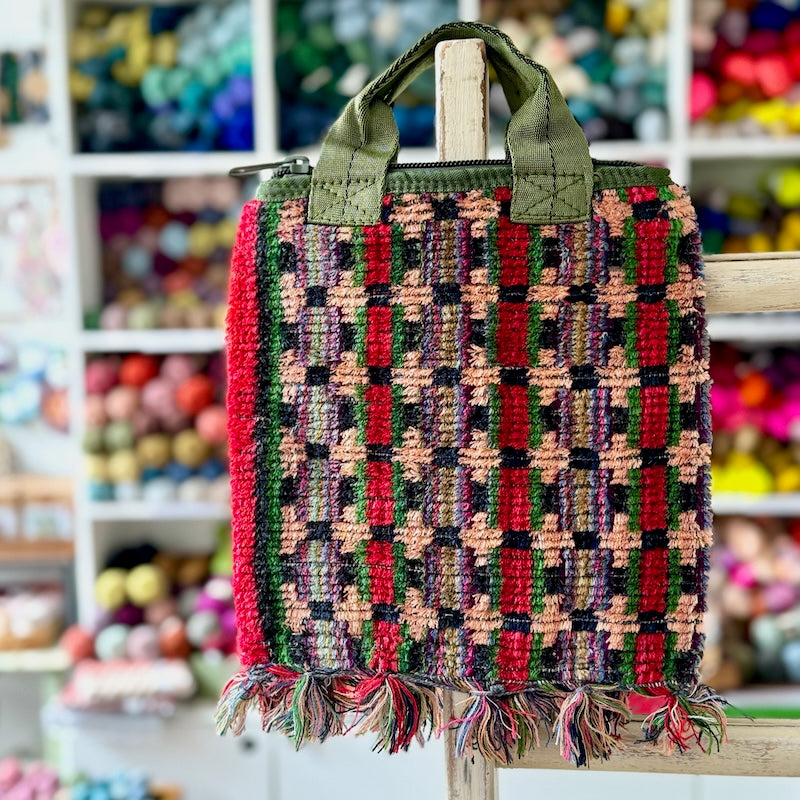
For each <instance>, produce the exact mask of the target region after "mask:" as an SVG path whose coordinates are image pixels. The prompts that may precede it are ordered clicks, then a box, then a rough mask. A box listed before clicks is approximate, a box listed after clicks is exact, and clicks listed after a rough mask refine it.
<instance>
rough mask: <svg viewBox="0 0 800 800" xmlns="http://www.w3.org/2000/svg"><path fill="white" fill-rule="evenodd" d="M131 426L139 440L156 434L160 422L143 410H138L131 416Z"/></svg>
mask: <svg viewBox="0 0 800 800" xmlns="http://www.w3.org/2000/svg"><path fill="white" fill-rule="evenodd" d="M131 426H132V427H133V433H134V435H135V436H136V438H137V439H139V438H141V437H142V436H147V434H148V433H155V432H156V431H157V430H158V420H157V419H156V418H155V417H154V416H153V415H152V414H150V413H149V412H147V411H145V410H144V409H143V408H137V409H136V411H134V412H133V416H131Z"/></svg>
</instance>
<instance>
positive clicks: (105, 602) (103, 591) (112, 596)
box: [94, 569, 128, 611]
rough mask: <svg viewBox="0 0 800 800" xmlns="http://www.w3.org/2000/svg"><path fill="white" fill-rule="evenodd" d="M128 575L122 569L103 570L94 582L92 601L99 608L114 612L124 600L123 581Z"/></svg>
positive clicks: (125, 595) (125, 596) (125, 597)
mask: <svg viewBox="0 0 800 800" xmlns="http://www.w3.org/2000/svg"><path fill="white" fill-rule="evenodd" d="M127 577H128V573H127V572H125V570H124V569H106V570H103V571H102V572H101V573H100V574H99V575H98V576H97V578H96V579H95V582H94V599H95V601H96V602H97V605H98V606H100V608H103V609H106V610H107V611H115V610H116V609H118V608H119V607H120V606H121V605H122V604H123V603H124V602H125V601H126V600H127V597H128V596H127V594H126V590H125V581H126V578H127Z"/></svg>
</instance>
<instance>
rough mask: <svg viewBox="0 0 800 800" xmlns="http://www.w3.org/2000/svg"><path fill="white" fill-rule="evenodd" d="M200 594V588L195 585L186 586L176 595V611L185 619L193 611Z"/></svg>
mask: <svg viewBox="0 0 800 800" xmlns="http://www.w3.org/2000/svg"><path fill="white" fill-rule="evenodd" d="M199 596H200V589H199V587H197V586H187V587H186V588H184V589H182V590H181V592H180V594H179V595H178V613H179V614H180V615H181V617H183V618H184V619H187V618H188V617H189V616H191V615H192V614H193V613H194V604H195V603H196V602H197V598H198V597H199Z"/></svg>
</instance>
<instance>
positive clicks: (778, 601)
mask: <svg viewBox="0 0 800 800" xmlns="http://www.w3.org/2000/svg"><path fill="white" fill-rule="evenodd" d="M763 597H764V605H766V607H767V609H768V610H769V611H771V612H773V613H775V614H780V613H781V612H782V611H788V610H789V609H790V608H793V607H794V604H795V602H796V600H797V590H796V589H795V588H794V586H790V585H789V584H787V583H773V584H772V585H771V586H767V587H766V588H765V589H764V593H763Z"/></svg>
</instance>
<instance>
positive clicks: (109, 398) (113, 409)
mask: <svg viewBox="0 0 800 800" xmlns="http://www.w3.org/2000/svg"><path fill="white" fill-rule="evenodd" d="M138 405H139V390H138V389H134V388H133V387H132V386H115V387H114V388H113V389H112V390H111V391H110V392H109V393H108V394H107V395H106V402H105V408H106V414H107V415H108V418H109V419H116V420H129V419H130V418H131V417H132V416H133V412H134V411H135V410H136V407H137V406H138Z"/></svg>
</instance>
